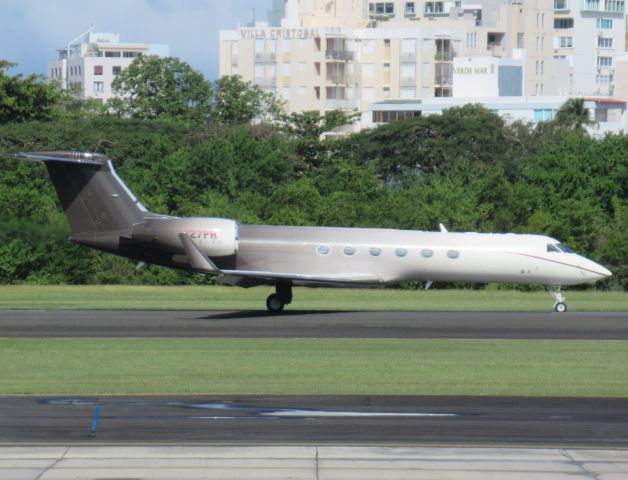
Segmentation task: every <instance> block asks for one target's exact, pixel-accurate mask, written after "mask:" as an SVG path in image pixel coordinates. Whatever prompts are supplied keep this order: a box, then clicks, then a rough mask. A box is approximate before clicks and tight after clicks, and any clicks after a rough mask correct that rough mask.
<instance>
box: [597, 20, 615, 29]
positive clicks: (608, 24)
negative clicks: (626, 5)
mask: <svg viewBox="0 0 628 480" xmlns="http://www.w3.org/2000/svg"><path fill="white" fill-rule="evenodd" d="M597 28H603V29H605V30H610V29H612V28H613V19H612V18H598V19H597Z"/></svg>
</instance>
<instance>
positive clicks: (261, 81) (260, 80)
mask: <svg viewBox="0 0 628 480" xmlns="http://www.w3.org/2000/svg"><path fill="white" fill-rule="evenodd" d="M254 83H255V84H256V85H259V86H260V87H262V88H274V87H276V86H277V78H276V77H255V82H254Z"/></svg>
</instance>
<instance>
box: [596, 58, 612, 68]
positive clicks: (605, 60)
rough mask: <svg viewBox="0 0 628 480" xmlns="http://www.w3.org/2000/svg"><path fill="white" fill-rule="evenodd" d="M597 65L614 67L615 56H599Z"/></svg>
mask: <svg viewBox="0 0 628 480" xmlns="http://www.w3.org/2000/svg"><path fill="white" fill-rule="evenodd" d="M597 66H598V67H612V66H613V57H597Z"/></svg>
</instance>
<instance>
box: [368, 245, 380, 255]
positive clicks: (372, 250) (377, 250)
mask: <svg viewBox="0 0 628 480" xmlns="http://www.w3.org/2000/svg"><path fill="white" fill-rule="evenodd" d="M369 253H370V254H371V256H372V257H379V256H380V255H381V254H382V249H381V248H379V247H371V248H370V249H369Z"/></svg>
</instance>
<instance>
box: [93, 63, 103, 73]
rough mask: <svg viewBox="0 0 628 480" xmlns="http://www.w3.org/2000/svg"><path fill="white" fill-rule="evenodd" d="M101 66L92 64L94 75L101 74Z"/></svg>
mask: <svg viewBox="0 0 628 480" xmlns="http://www.w3.org/2000/svg"><path fill="white" fill-rule="evenodd" d="M102 72H103V67H102V65H94V75H102Z"/></svg>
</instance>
